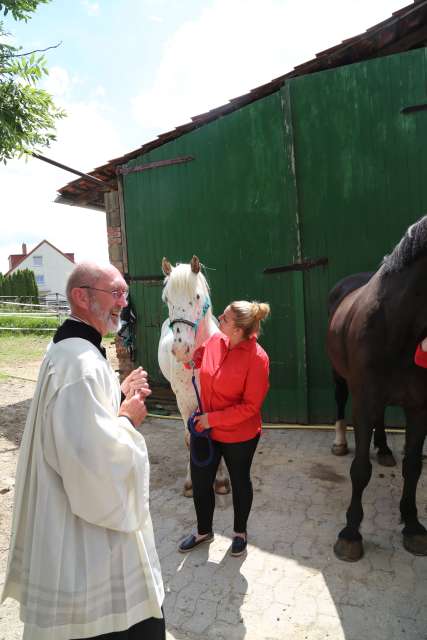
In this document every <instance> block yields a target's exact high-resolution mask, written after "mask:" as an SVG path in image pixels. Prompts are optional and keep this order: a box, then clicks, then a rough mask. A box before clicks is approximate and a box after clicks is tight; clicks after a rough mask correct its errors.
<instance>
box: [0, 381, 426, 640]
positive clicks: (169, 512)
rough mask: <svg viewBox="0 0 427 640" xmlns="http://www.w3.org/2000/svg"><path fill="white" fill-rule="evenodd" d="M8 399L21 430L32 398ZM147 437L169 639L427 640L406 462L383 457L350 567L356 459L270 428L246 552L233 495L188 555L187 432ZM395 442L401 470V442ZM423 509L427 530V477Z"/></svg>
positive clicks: (2, 630) (7, 615)
mask: <svg viewBox="0 0 427 640" xmlns="http://www.w3.org/2000/svg"><path fill="white" fill-rule="evenodd" d="M22 385H24V386H25V385H28V386H29V388H28V391H27V393H26V395H27V396H28V397H30V392H32V385H30V383H22ZM30 387H31V388H30ZM22 393H23V392H22ZM21 395H22V394H21ZM24 395H25V394H24ZM5 397H6V396H5ZM9 398H10V399H9V400H8V401H6V402H5V405H6V406H4V407H3V409H2V411H3V414H2V415H3V417H4V416H5V415H6V414H7V411H9V412H10V418H11V424H13V425H16V424H21V422H22V419H23V416H24V414H25V413H26V410H27V409H28V401H25V402H17V400H18V397H17V398H16V399H15V400H12V397H11V396H10V395H9ZM0 404H3V403H0ZM21 408H22V411H21ZM17 409H19V410H20V411H21V413H22V416H21V414H20V413H17V412H16V411H17ZM24 410H25V411H24ZM13 411H14V412H15V413H13ZM17 416H18V417H19V416H21V417H19V419H18V418H17ZM6 426H7V425H6ZM22 426H23V425H22ZM14 428H15V427H14ZM143 433H144V435H145V437H146V441H147V446H148V450H149V454H150V459H151V512H152V516H153V522H154V528H155V534H156V540H157V547H158V551H159V555H160V560H161V564H162V569H163V577H164V583H165V589H166V600H165V612H166V621H167V628H168V640H173V639H175V640H210V639H214V638H215V640H221V639H223V640H243V639H245V640H285V639H288V638H289V639H292V640H320V639H322V640H325V639H326V640H344V639H345V640H398V639H399V640H401V639H402V638H405V639H406V640H427V606H426V603H427V557H424V558H420V557H414V556H412V555H410V554H409V553H407V552H406V551H405V550H404V549H403V547H402V544H401V534H400V530H401V528H402V527H401V525H400V524H399V509H398V507H399V499H400V493H401V485H402V481H401V470H400V466H399V467H397V468H394V469H393V468H392V469H390V468H383V467H379V466H378V464H377V462H376V460H375V459H374V455H373V474H372V480H371V483H370V485H369V487H368V488H367V490H366V492H365V497H364V509H365V519H364V522H363V529H362V533H363V535H364V540H365V557H364V558H363V559H362V560H361V561H360V562H358V563H355V564H347V563H343V562H340V561H339V560H337V559H336V558H335V557H334V555H333V552H332V546H333V543H334V541H335V538H336V534H337V532H338V531H339V530H340V529H341V528H342V526H343V525H344V521H345V511H346V509H347V506H348V502H349V497H350V481H349V475H348V472H349V466H350V462H351V456H347V457H344V458H336V457H334V456H332V455H331V454H330V452H329V451H330V445H331V442H332V432H331V431H316V430H301V431H295V430H265V431H264V434H263V437H262V439H261V442H260V445H259V447H258V450H257V453H256V454H255V458H254V465H253V483H254V490H255V495H254V504H253V510H252V514H251V518H250V521H249V527H248V531H249V547H248V553H247V555H245V556H242V557H240V558H233V557H231V556H230V555H229V547H230V543H231V532H232V506H231V497H230V496H225V497H224V496H221V497H219V498H218V500H217V509H216V512H215V520H214V529H215V540H214V541H213V543H212V544H210V545H202V546H201V547H199V548H197V549H195V550H194V551H193V552H192V553H190V554H187V555H182V554H180V553H178V552H177V545H178V543H179V541H180V540H181V539H182V538H183V537H184V535H185V534H187V533H189V532H190V531H191V530H192V528H193V526H194V510H193V502H192V500H191V499H188V498H184V497H183V496H182V495H181V490H182V484H183V479H184V470H185V464H186V452H185V450H184V448H183V446H182V443H183V430H182V425H181V423H180V422H177V421H172V420H166V419H149V420H147V422H146V423H145V424H144V426H143ZM13 434H14V432H13V433H12V432H9V431H8V430H7V428H5V429H4V439H3V440H2V442H3V448H2V457H1V460H2V465H3V469H4V470H5V471H6V470H7V477H5V479H4V483H6V484H7V486H6V484H5V488H3V489H2V490H1V492H0V493H1V494H2V495H1V496H0V497H1V498H2V500H1V501H0V502H1V503H2V505H3V511H2V514H3V520H2V519H1V518H0V524H1V523H3V529H2V530H3V531H4V536H3V538H2V540H1V542H2V544H1V545H0V546H1V549H0V551H1V559H2V563H1V564H2V568H4V567H5V561H6V557H7V544H8V537H7V530H8V529H9V526H10V525H9V524H8V522H7V521H8V520H9V518H10V515H11V507H12V502H13V478H12V477H11V476H12V475H13V468H14V465H15V460H16V455H17V447H16V445H15V446H12V445H13V444H14V442H15V440H14V438H15V435H13ZM389 440H390V443H391V446H392V448H393V451H394V452H395V454H396V456H397V457H398V459H399V464H400V462H401V452H402V448H403V436H401V435H398V434H393V435H391V436H389ZM16 442H19V437H18V438H17V440H16ZM350 445H351V446H353V443H352V436H351V435H350ZM7 465H9V467H8V466H7ZM418 505H419V514H420V518H421V519H422V520H423V521H424V523H425V524H427V508H426V505H427V474H426V471H425V470H424V472H423V475H422V477H421V479H420V483H419V490H418ZM6 527H7V529H6ZM0 529H1V528H0ZM1 583H2V576H1V575H0V586H1ZM21 632H22V625H21V623H20V622H19V619H18V610H17V605H16V603H14V602H13V601H11V600H8V601H6V603H5V605H4V606H3V607H2V608H0V640H16V639H18V638H20V637H21Z"/></svg>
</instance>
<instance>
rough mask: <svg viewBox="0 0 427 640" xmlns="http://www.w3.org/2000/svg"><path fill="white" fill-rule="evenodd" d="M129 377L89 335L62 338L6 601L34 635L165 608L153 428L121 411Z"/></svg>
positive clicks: (73, 634)
mask: <svg viewBox="0 0 427 640" xmlns="http://www.w3.org/2000/svg"><path fill="white" fill-rule="evenodd" d="M119 406H120V386H119V383H118V380H117V377H116V375H115V373H114V371H113V370H112V368H111V366H110V364H109V363H108V362H107V360H105V358H103V356H102V355H101V353H100V352H99V351H98V349H97V348H96V346H94V345H93V344H92V343H91V342H89V341H88V340H84V339H82V338H69V339H66V340H62V341H60V342H58V343H57V344H53V343H51V344H50V346H49V348H48V350H47V353H46V356H45V358H44V361H43V364H42V367H41V370H40V374H39V379H38V383H37V387H36V390H35V394H34V399H33V402H32V404H31V407H30V411H29V415H28V418H27V423H26V426H25V431H24V436H23V440H22V445H21V452H20V457H19V462H18V469H17V477H16V485H15V487H16V489H15V490H16V495H15V509H14V517H13V524H12V536H11V547H10V553H9V561H8V568H7V574H6V581H5V586H4V590H3V594H2V601H3V600H4V599H5V598H7V597H12V598H15V599H16V600H18V601H19V602H20V612H21V619H22V620H23V621H24V623H25V625H24V636H23V638H24V640H70V639H71V638H85V637H91V636H98V635H101V634H104V633H110V632H113V631H121V630H124V629H128V628H130V627H131V626H133V625H134V624H136V623H137V622H139V621H141V620H145V619H146V618H150V617H157V618H162V617H163V615H162V611H161V605H162V602H163V599H164V590H163V583H162V577H161V572H160V565H159V560H158V557H157V553H156V550H155V545H154V536H153V528H152V523H151V518H150V513H149V462H148V456H147V449H146V446H145V441H144V438H143V436H142V435H141V434H140V433H138V431H136V429H134V428H133V427H132V425H131V423H130V422H129V420H128V419H127V418H124V417H120V418H118V417H117V413H118V410H119Z"/></svg>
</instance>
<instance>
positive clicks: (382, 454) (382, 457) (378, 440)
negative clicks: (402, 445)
mask: <svg viewBox="0 0 427 640" xmlns="http://www.w3.org/2000/svg"><path fill="white" fill-rule="evenodd" d="M374 447H375V449H378V451H377V460H378V464H380V465H382V466H383V467H395V466H396V459H395V457H394V455H393V452H392V450H391V449H390V448H389V447H388V445H387V437H386V434H385V426H384V416H383V418H382V420H379V421H378V422H377V423H376V424H375V425H374Z"/></svg>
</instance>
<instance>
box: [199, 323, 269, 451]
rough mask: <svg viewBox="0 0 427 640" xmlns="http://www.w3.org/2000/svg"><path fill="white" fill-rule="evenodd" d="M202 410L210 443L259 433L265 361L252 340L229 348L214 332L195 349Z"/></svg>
mask: <svg viewBox="0 0 427 640" xmlns="http://www.w3.org/2000/svg"><path fill="white" fill-rule="evenodd" d="M193 360H194V365H195V367H196V368H200V387H201V396H202V407H203V411H204V413H207V414H208V421H209V424H210V426H211V427H212V429H211V436H212V439H213V440H217V441H218V442H244V441H245V440H251V439H252V438H255V436H256V435H258V434H259V433H260V432H261V424H262V423H261V406H262V403H263V402H264V398H265V396H266V395H267V391H268V389H269V386H270V385H269V381H268V376H269V358H268V355H267V354H266V352H265V351H264V349H263V348H262V347H261V346H260V345H259V344H258V342H257V340H256V337H255V336H253V337H252V338H250V339H249V340H243V341H242V342H239V343H238V344H237V345H236V346H235V347H234V348H233V349H230V348H229V339H228V338H227V336H225V335H224V334H223V333H221V332H219V333H214V335H213V336H211V337H210V338H209V339H208V340H206V342H205V343H204V344H203V345H202V346H201V347H199V349H197V350H196V352H195V354H194V357H193Z"/></svg>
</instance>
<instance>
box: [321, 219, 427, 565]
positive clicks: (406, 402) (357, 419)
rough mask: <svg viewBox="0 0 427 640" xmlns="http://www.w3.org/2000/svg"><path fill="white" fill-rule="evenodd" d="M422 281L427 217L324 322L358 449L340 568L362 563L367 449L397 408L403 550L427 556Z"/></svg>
mask: <svg viewBox="0 0 427 640" xmlns="http://www.w3.org/2000/svg"><path fill="white" fill-rule="evenodd" d="M426 281H427V216H425V217H424V218H421V220H419V221H418V222H417V223H415V224H414V225H412V226H411V227H409V229H408V230H407V232H406V234H405V235H404V237H403V238H402V240H401V241H400V242H399V244H398V245H397V246H396V247H395V249H394V250H393V252H392V253H391V254H390V255H389V256H386V257H385V258H384V260H383V262H382V264H381V266H380V268H379V269H378V271H377V272H376V273H375V274H374V275H373V276H372V278H371V279H370V280H369V281H368V282H367V283H366V284H365V285H364V286H362V287H359V288H357V289H355V290H354V291H352V292H351V293H349V294H348V295H347V296H345V297H344V298H343V299H342V300H341V302H340V303H339V304H338V306H337V308H336V310H335V313H333V315H332V317H331V319H330V322H329V328H328V335H327V350H328V354H329V358H330V360H331V363H332V367H333V369H334V370H335V371H336V372H337V373H338V374H339V375H340V376H341V377H343V378H345V380H346V381H347V384H348V388H349V391H350V393H351V395H352V400H353V428H354V432H355V444H356V450H355V457H354V460H353V462H352V465H351V469H350V476H351V482H352V497H351V502H350V506H349V508H348V511H347V526H346V527H345V528H344V529H343V530H342V531H341V532H340V533H339V535H338V540H337V542H336V543H335V546H334V551H335V554H336V556H337V557H338V558H339V559H341V560H346V561H356V560H359V559H360V558H361V557H362V555H363V543H362V536H361V534H360V532H359V527H360V524H361V522H362V519H363V508H362V495H363V491H364V489H365V487H366V486H367V484H368V483H369V480H370V478H371V473H372V465H371V462H370V459H369V449H370V444H371V438H372V432H373V429H374V428H375V427H376V426H377V425H380V426H381V425H383V424H384V412H385V408H386V407H387V406H388V405H398V406H401V407H402V408H403V410H404V412H405V417H406V439H405V456H404V459H403V464H402V474H403V479H404V484H403V493H402V498H401V501H400V512H401V517H402V522H403V523H404V528H403V531H402V533H403V545H404V547H405V549H407V551H410V552H411V553H413V554H415V555H427V530H426V529H425V527H424V526H423V525H422V524H421V523H420V522H419V520H418V516H417V507H416V489H417V484H418V479H419V477H420V474H421V469H422V449H423V445H424V440H425V437H426V434H427V370H425V369H423V368H420V367H418V366H417V365H415V364H414V354H415V350H416V347H417V345H418V344H419V343H420V342H421V341H422V340H423V339H424V338H425V337H426V336H427V295H426V294H427V287H426Z"/></svg>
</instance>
